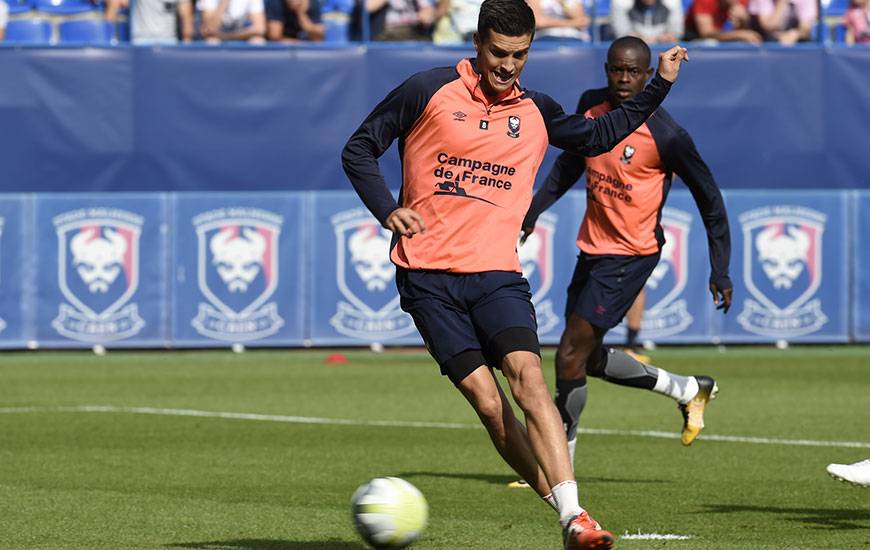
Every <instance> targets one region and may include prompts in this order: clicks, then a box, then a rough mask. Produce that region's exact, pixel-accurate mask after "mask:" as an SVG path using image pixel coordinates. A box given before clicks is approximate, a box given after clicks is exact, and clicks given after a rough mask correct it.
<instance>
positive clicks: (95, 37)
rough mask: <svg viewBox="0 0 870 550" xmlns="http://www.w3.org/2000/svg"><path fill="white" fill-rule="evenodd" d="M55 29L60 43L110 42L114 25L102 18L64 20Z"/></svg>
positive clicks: (113, 36) (112, 38) (112, 37)
mask: <svg viewBox="0 0 870 550" xmlns="http://www.w3.org/2000/svg"><path fill="white" fill-rule="evenodd" d="M57 29H58V35H59V37H60V40H59V41H60V42H61V43H68V42H78V43H81V42H86V43H88V44H111V43H112V42H113V41H114V40H115V25H114V24H112V23H110V22H108V21H104V20H102V19H77V20H73V21H64V22H62V23H61V24H60V25H59V26H58V28H57Z"/></svg>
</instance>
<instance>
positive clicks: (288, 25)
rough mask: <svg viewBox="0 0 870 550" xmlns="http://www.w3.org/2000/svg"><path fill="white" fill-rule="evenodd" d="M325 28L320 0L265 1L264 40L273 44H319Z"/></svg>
mask: <svg viewBox="0 0 870 550" xmlns="http://www.w3.org/2000/svg"><path fill="white" fill-rule="evenodd" d="M325 34H326V28H325V27H324V26H323V23H321V19H320V0H266V38H268V39H269V40H272V41H275V42H279V41H280V42H298V41H300V40H308V41H311V42H320V41H321V40H323V37H324V35H325Z"/></svg>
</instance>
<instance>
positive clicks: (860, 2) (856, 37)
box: [843, 0, 870, 45]
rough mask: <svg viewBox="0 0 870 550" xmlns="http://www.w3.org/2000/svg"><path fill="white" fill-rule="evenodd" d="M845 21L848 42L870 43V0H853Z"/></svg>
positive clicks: (844, 18)
mask: <svg viewBox="0 0 870 550" xmlns="http://www.w3.org/2000/svg"><path fill="white" fill-rule="evenodd" d="M843 22H844V23H845V24H846V44H849V45H851V44H870V0H852V3H851V4H849V9H848V10H846V15H845V16H844V17H843Z"/></svg>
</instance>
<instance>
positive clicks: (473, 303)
mask: <svg viewBox="0 0 870 550" xmlns="http://www.w3.org/2000/svg"><path fill="white" fill-rule="evenodd" d="M396 286H397V287H398V289H399V296H400V297H401V305H402V309H403V310H405V311H407V312H408V313H409V314H410V315H411V317H413V318H414V324H415V325H417V330H419V331H420V335H421V336H422V337H423V341H424V342H426V348H427V349H428V350H429V353H431V354H432V357H434V358H435V361H437V362H438V365H439V366H440V367H441V374H444V375H447V376H448V377H449V378H450V381H451V382H453V383H454V384H459V383H460V382H461V381H462V380H463V379H464V378H465V377H466V376H468V375H469V374H471V373H472V372H473V371H474V370H475V369H477V368H478V367H479V366H481V365H483V364H487V365H489V366H490V367H495V368H501V362H502V359H504V356H505V355H507V354H508V353H511V352H513V351H530V352H533V353H536V354H538V355H540V345H539V343H538V333H537V331H538V323H537V320H536V319H535V308H534V307H533V306H532V293H531V291H530V290H529V283H528V281H526V280H525V279H524V278H523V276H522V274H521V273H514V272H511V271H486V272H483V273H448V272H445V271H423V270H408V269H402V268H397V269H396Z"/></svg>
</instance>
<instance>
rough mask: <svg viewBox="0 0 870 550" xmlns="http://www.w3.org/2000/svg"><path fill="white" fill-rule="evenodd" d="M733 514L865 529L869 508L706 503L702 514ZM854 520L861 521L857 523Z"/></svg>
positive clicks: (835, 527) (834, 527)
mask: <svg viewBox="0 0 870 550" xmlns="http://www.w3.org/2000/svg"><path fill="white" fill-rule="evenodd" d="M711 512H712V513H714V514H735V513H740V512H752V513H762V514H775V515H778V516H783V519H785V520H787V521H794V522H798V523H805V524H807V525H814V526H817V527H824V528H825V529H867V527H868V526H867V525H866V523H867V522H870V509H864V510H861V509H854V508H853V509H846V508H784V507H779V506H749V505H745V504H707V505H705V506H704V511H703V512H701V513H703V514H708V513H711ZM856 522H863V523H865V524H864V525H858V524H857V523H856Z"/></svg>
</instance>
